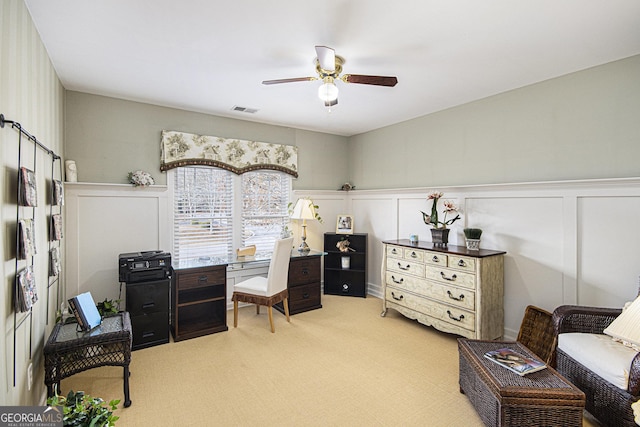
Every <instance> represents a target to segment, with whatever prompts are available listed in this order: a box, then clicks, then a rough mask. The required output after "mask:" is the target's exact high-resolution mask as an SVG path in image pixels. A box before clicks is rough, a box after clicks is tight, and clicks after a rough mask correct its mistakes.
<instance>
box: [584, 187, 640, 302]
mask: <svg viewBox="0 0 640 427" xmlns="http://www.w3.org/2000/svg"><path fill="white" fill-rule="evenodd" d="M639 242H640V195H636V196H627V195H624V194H621V195H619V196H615V195H611V196H603V197H580V198H579V199H578V242H577V243H578V248H579V250H578V265H579V270H578V301H579V303H580V304H582V305H601V306H605V307H611V306H614V307H615V306H619V304H620V302H621V301H631V300H632V299H633V297H634V296H635V295H636V294H635V291H636V290H637V289H636V288H633V287H632V288H631V289H630V287H629V284H630V283H632V284H634V283H635V284H636V285H637V284H638V269H639V268H640V246H638V243H639Z"/></svg>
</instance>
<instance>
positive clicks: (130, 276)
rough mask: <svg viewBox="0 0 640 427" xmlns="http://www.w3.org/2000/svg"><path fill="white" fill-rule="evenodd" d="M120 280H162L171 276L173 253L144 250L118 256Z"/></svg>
mask: <svg viewBox="0 0 640 427" xmlns="http://www.w3.org/2000/svg"><path fill="white" fill-rule="evenodd" d="M118 266H119V268H118V275H119V280H120V282H125V283H138V282H147V281H151V280H162V279H166V278H168V277H170V276H171V271H172V269H171V254H170V253H169V252H164V251H143V252H130V253H124V254H120V255H119V256H118Z"/></svg>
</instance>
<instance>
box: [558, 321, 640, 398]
mask: <svg viewBox="0 0 640 427" xmlns="http://www.w3.org/2000/svg"><path fill="white" fill-rule="evenodd" d="M558 348H559V349H560V350H562V351H563V352H565V353H566V354H568V355H569V356H571V358H573V359H574V360H575V361H576V362H578V363H580V364H581V365H582V366H584V367H585V368H587V369H589V370H591V371H592V372H594V373H595V374H597V375H599V376H600V377H602V378H603V379H604V380H606V381H608V382H610V383H611V384H613V385H615V386H616V387H619V388H621V389H623V390H626V389H627V386H628V384H629V370H630V369H631V362H632V361H633V358H634V357H635V356H636V354H638V352H636V351H635V350H633V349H631V348H629V347H626V346H624V345H622V344H620V343H619V342H616V341H613V340H612V339H611V338H609V337H608V336H606V335H600V334H584V333H570V334H560V335H558Z"/></svg>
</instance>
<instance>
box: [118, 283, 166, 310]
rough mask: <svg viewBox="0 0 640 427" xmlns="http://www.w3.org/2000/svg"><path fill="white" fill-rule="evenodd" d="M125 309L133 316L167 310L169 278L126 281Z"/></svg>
mask: <svg viewBox="0 0 640 427" xmlns="http://www.w3.org/2000/svg"><path fill="white" fill-rule="evenodd" d="M126 287H127V288H126V290H127V311H128V312H129V314H130V315H131V317H132V318H133V317H134V316H137V315H139V314H145V313H146V314H151V313H159V312H164V313H168V312H169V280H168V279H167V280H159V281H156V282H141V283H128V284H127V285H126Z"/></svg>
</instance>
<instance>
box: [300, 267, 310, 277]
mask: <svg viewBox="0 0 640 427" xmlns="http://www.w3.org/2000/svg"><path fill="white" fill-rule="evenodd" d="M302 275H303V276H308V275H309V270H307V269H306V268H305V269H304V270H302Z"/></svg>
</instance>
